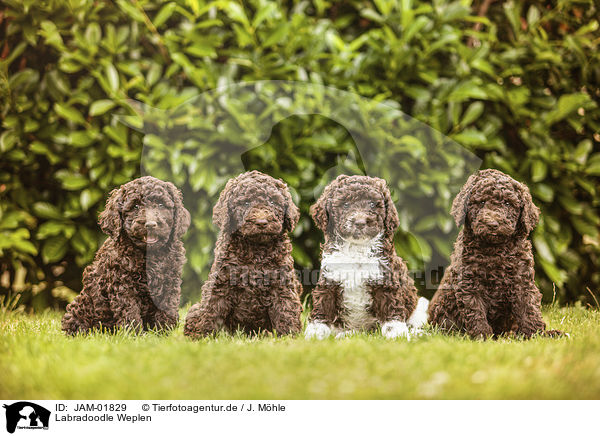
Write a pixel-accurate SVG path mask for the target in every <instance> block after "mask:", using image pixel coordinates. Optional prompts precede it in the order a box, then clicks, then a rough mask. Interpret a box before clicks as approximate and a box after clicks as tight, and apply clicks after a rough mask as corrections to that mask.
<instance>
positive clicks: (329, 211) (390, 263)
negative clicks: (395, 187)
mask: <svg viewBox="0 0 600 436" xmlns="http://www.w3.org/2000/svg"><path fill="white" fill-rule="evenodd" d="M311 214H312V216H313V220H314V221H315V224H316V225H317V227H319V228H320V229H321V230H322V231H323V233H324V234H325V242H324V244H322V246H321V274H320V277H319V281H318V283H317V286H316V287H315V289H314V291H313V294H312V295H313V310H312V312H311V314H310V318H309V320H310V323H309V324H308V326H307V328H306V331H305V336H306V337H307V338H313V337H316V338H318V339H324V338H326V337H327V336H329V335H331V334H332V333H333V334H336V335H337V336H343V335H345V334H347V333H349V332H353V331H359V330H363V331H370V330H374V329H376V328H377V327H379V326H380V327H381V331H382V333H383V335H384V336H385V337H387V338H396V337H402V336H403V337H407V338H409V337H410V333H409V326H411V327H412V328H414V329H416V330H417V331H418V329H419V328H420V327H421V326H422V325H423V324H425V322H426V321H427V313H426V312H427V305H428V301H427V300H426V299H425V298H420V299H419V298H418V297H417V292H416V289H415V287H414V282H413V280H412V278H411V277H410V276H409V274H408V268H407V267H406V264H405V263H404V261H403V260H402V259H401V258H400V257H399V256H398V255H397V254H396V251H395V249H394V241H393V239H394V232H395V231H396V229H397V228H398V225H399V221H398V212H397V211H396V208H395V206H394V204H393V202H392V198H391V195H390V191H389V189H388V187H387V185H386V182H385V181H384V180H382V179H379V178H375V177H367V176H346V175H342V176H339V177H337V178H336V179H335V180H334V181H333V182H332V183H330V184H329V185H328V186H327V187H326V188H325V190H324V191H323V194H322V195H321V197H320V198H319V199H318V201H317V202H316V203H315V204H314V205H313V206H312V207H311Z"/></svg>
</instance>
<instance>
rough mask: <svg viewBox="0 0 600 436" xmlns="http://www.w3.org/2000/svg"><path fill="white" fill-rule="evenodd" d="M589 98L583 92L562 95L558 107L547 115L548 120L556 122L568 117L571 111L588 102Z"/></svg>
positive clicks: (551, 122) (552, 122)
mask: <svg viewBox="0 0 600 436" xmlns="http://www.w3.org/2000/svg"><path fill="white" fill-rule="evenodd" d="M589 100H590V97H589V95H587V94H583V93H574V94H566V95H562V96H561V97H560V98H559V99H558V105H557V107H556V109H554V110H553V111H551V112H549V113H548V114H547V115H546V122H547V123H548V124H554V123H556V122H558V121H560V120H562V119H564V118H566V117H568V116H569V115H570V114H571V113H573V112H575V111H576V110H577V109H579V108H580V107H582V106H583V105H585V104H586V103H588V102H589Z"/></svg>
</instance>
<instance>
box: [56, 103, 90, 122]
mask: <svg viewBox="0 0 600 436" xmlns="http://www.w3.org/2000/svg"><path fill="white" fill-rule="evenodd" d="M54 110H55V111H56V113H57V114H58V115H59V116H60V117H62V118H64V119H66V120H68V121H72V122H74V123H77V124H86V122H85V119H84V118H83V115H81V113H79V111H78V110H77V109H75V108H74V107H72V106H67V105H66V104H63V103H55V104H54Z"/></svg>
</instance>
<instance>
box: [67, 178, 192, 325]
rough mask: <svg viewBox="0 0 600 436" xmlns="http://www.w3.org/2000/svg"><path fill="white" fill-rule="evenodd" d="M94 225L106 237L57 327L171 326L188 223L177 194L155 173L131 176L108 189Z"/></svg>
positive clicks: (179, 195)
mask: <svg viewBox="0 0 600 436" xmlns="http://www.w3.org/2000/svg"><path fill="white" fill-rule="evenodd" d="M99 223H100V227H101V228H102V230H103V231H104V233H106V234H107V235H108V236H109V237H108V239H107V240H106V241H105V242H104V244H103V245H102V246H101V247H100V249H99V250H98V252H97V253H96V257H95V259H94V262H93V263H92V264H91V265H89V266H88V267H87V268H86V269H85V271H84V273H83V290H82V291H81V294H80V295H79V296H78V297H77V298H76V299H75V300H74V301H73V302H72V303H70V304H69V305H68V306H67V313H66V314H65V316H64V317H63V319H62V329H63V330H64V331H65V332H66V333H69V334H75V333H78V332H86V331H89V330H90V329H93V328H103V329H104V328H105V329H109V330H113V329H114V328H115V327H121V326H129V327H131V328H133V329H135V330H139V329H149V328H156V329H170V328H173V327H175V326H176V325H177V321H178V319H179V314H178V312H177V309H178V307H179V296H180V285H181V269H182V267H183V264H184V263H185V248H184V247H183V243H182V242H181V240H180V239H181V237H182V236H183V234H184V233H185V232H186V230H187V228H188V226H189V224H190V214H189V213H188V211H187V210H186V209H185V208H184V207H183V202H182V195H181V192H179V190H178V189H177V188H176V187H175V185H173V184H172V183H169V182H163V181H161V180H158V179H155V178H154V177H150V176H146V177H141V178H139V179H136V180H133V181H131V182H129V183H127V184H125V185H123V186H121V187H120V188H118V189H115V190H113V191H112V192H111V194H110V197H109V199H108V201H107V202H106V208H105V210H104V212H102V213H101V214H100V219H99Z"/></svg>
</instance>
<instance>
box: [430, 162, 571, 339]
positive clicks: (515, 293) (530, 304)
mask: <svg viewBox="0 0 600 436" xmlns="http://www.w3.org/2000/svg"><path fill="white" fill-rule="evenodd" d="M451 213H452V216H453V217H454V220H455V221H456V224H457V225H458V226H460V225H461V224H462V223H463V222H464V226H463V228H462V230H461V231H460V234H459V235H458V239H457V241H456V243H455V245H454V252H453V253H452V257H451V263H450V266H449V267H448V269H447V270H446V272H445V274H444V277H443V278H442V281H441V283H440V286H439V289H438V291H437V292H436V294H435V295H434V297H433V299H432V300H431V305H430V307H429V319H430V322H431V323H432V324H433V325H435V326H439V327H440V328H442V329H443V330H447V331H460V332H466V333H467V334H469V335H470V336H471V337H472V338H480V337H481V338H486V337H490V336H493V335H501V334H504V333H514V334H517V335H521V336H525V337H531V336H532V335H534V334H535V333H538V332H543V331H544V330H545V328H546V326H545V324H544V321H543V320H542V313H541V310H540V304H541V299H542V295H541V293H540V291H539V290H538V288H537V287H536V285H535V282H534V269H533V254H532V251H531V243H530V242H529V240H528V239H527V237H528V235H529V233H530V232H531V231H532V230H533V228H534V227H535V225H536V224H537V222H538V216H539V209H538V208H537V207H536V206H535V204H533V201H532V199H531V195H530V194H529V189H528V188H527V186H525V185H524V184H522V183H519V182H517V181H516V180H514V179H512V178H511V177H509V176H507V175H506V174H504V173H502V172H500V171H498V170H492V169H489V170H483V171H479V172H478V173H477V174H474V175H472V176H471V177H469V180H467V183H466V184H465V186H464V187H463V188H462V191H461V192H460V193H459V194H458V195H457V197H456V198H455V199H454V202H453V204H452V211H451ZM548 333H550V334H556V333H559V332H556V331H552V332H548Z"/></svg>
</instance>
